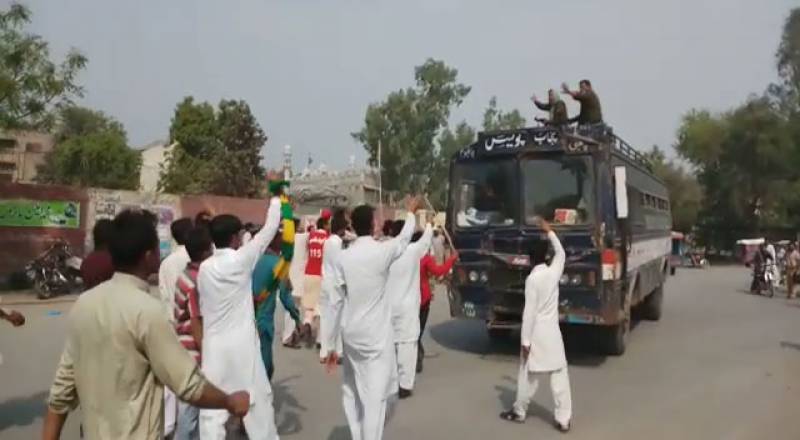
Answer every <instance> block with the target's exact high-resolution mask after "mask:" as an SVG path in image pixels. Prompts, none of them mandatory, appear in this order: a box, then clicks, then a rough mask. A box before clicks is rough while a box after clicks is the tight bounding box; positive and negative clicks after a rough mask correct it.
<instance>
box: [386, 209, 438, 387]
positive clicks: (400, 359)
mask: <svg viewBox="0 0 800 440" xmlns="http://www.w3.org/2000/svg"><path fill="white" fill-rule="evenodd" d="M418 238H419V240H417V241H413V242H412V243H411V244H410V245H408V247H407V248H406V250H405V252H403V255H401V256H400V258H398V259H397V261H395V262H394V263H393V264H392V266H391V267H390V268H389V278H388V281H387V282H386V292H387V295H388V297H389V298H390V299H391V301H392V328H393V330H394V343H395V349H396V350H397V379H398V382H399V386H400V389H399V390H398V397H400V398H401V399H405V398H407V397H410V396H411V392H412V390H413V389H414V379H415V376H416V374H417V341H418V340H419V306H420V289H419V275H420V273H419V263H420V260H421V259H422V257H423V256H425V254H426V253H427V252H428V250H429V249H430V247H431V240H432V239H433V228H432V227H431V225H430V224H428V225H426V226H425V232H424V233H422V237H418Z"/></svg>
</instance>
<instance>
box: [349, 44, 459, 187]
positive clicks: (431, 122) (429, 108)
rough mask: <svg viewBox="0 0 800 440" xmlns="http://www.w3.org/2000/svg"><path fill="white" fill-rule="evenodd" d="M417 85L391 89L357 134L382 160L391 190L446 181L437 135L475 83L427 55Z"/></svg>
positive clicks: (368, 113) (417, 74)
mask: <svg viewBox="0 0 800 440" xmlns="http://www.w3.org/2000/svg"><path fill="white" fill-rule="evenodd" d="M414 73H415V75H414V76H415V79H416V85H415V87H409V88H406V89H402V90H397V91H395V92H392V93H390V94H389V95H388V96H387V97H386V100H384V101H383V102H379V103H374V104H370V105H369V106H368V107H367V111H366V114H365V116H364V127H363V128H362V129H361V130H360V131H358V132H356V133H353V134H352V136H353V138H354V139H355V140H357V141H358V142H360V143H361V144H362V145H363V147H364V149H365V150H367V153H369V159H368V160H369V163H370V164H371V165H373V166H377V165H378V148H379V147H380V150H381V170H380V172H381V176H382V179H383V183H384V187H385V188H386V189H387V190H390V191H400V192H433V191H432V190H433V189H435V188H437V187H438V186H440V185H443V184H444V183H445V182H446V181H445V182H442V181H441V173H440V172H438V170H439V168H440V167H441V166H442V162H447V161H448V160H449V157H445V155H444V153H443V152H442V149H441V148H440V146H439V145H438V144H437V142H436V139H437V136H438V135H439V134H440V133H441V131H442V130H443V129H444V128H445V127H447V121H448V119H449V117H450V111H451V109H452V108H453V107H455V106H458V105H460V104H461V103H462V102H463V100H464V98H465V97H466V96H467V95H468V94H469V91H470V88H469V87H468V86H465V85H463V84H461V83H459V82H457V76H458V71H457V70H456V69H454V68H451V67H448V66H447V65H446V64H444V63H443V62H442V61H437V60H432V59H428V60H427V61H426V62H425V63H424V64H422V65H421V66H417V67H416V68H415V71H414Z"/></svg>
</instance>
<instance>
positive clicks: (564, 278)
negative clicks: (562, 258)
mask: <svg viewBox="0 0 800 440" xmlns="http://www.w3.org/2000/svg"><path fill="white" fill-rule="evenodd" d="M558 284H561V285H562V286H566V285H567V284H569V275H567V274H562V275H561V278H559V280H558Z"/></svg>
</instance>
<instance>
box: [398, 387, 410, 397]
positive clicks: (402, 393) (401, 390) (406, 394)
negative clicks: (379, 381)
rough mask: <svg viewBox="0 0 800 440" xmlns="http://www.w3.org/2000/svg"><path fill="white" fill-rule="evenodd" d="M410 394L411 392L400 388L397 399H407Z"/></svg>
mask: <svg viewBox="0 0 800 440" xmlns="http://www.w3.org/2000/svg"><path fill="white" fill-rule="evenodd" d="M411 394H413V392H412V391H411V390H407V389H405V388H400V391H398V392H397V397H399V398H401V399H408V398H409V397H411Z"/></svg>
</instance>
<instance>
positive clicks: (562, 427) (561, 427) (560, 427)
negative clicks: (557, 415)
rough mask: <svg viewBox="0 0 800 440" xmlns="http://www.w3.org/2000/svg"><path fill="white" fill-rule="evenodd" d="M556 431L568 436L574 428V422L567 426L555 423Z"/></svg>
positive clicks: (568, 423)
mask: <svg viewBox="0 0 800 440" xmlns="http://www.w3.org/2000/svg"><path fill="white" fill-rule="evenodd" d="M555 425H556V429H558V430H559V431H561V433H562V434H566V433H568V432H569V429H570V428H571V427H572V420H570V421H569V422H567V424H566V425H562V424H561V423H558V422H555Z"/></svg>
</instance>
